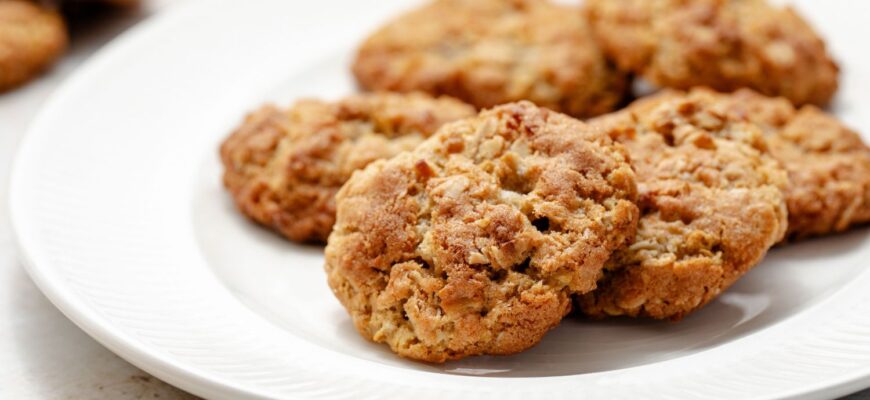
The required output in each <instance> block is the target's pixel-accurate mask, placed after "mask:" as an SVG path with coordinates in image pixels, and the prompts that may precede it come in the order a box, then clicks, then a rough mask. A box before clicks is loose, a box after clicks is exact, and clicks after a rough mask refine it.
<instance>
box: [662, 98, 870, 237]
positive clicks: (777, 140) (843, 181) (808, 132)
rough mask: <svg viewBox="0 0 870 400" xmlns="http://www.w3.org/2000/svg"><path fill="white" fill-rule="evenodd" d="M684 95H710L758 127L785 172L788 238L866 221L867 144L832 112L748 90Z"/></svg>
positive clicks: (869, 191)
mask: <svg viewBox="0 0 870 400" xmlns="http://www.w3.org/2000/svg"><path fill="white" fill-rule="evenodd" d="M680 95H681V94H679V93H671V94H666V95H664V96H680ZM682 95H683V96H685V94H682ZM688 96H695V97H701V96H705V97H711V98H713V99H715V100H714V101H718V102H721V103H722V104H723V106H724V107H725V110H727V112H728V113H729V114H730V115H731V116H732V117H734V118H739V117H744V118H747V119H748V120H749V121H751V122H753V123H755V124H758V125H759V126H760V127H761V128H762V130H763V131H764V133H765V135H764V137H765V140H766V142H767V147H768V149H769V151H770V154H771V155H772V156H773V157H774V158H775V159H776V160H778V161H779V162H780V163H781V164H782V165H783V167H785V169H786V171H788V175H789V180H790V184H789V187H788V190H786V192H785V195H786V201H787V203H788V213H789V219H788V232H789V234H788V236H789V237H790V238H792V239H800V238H804V237H808V236H817V235H825V234H829V233H834V232H842V231H844V230H846V229H848V228H849V227H851V226H854V225H857V224H862V223H866V222H868V221H870V149H868V147H867V145H866V144H864V142H863V141H862V140H861V136H860V135H859V134H858V133H857V132H855V131H853V130H851V129H849V128H848V127H846V126H845V125H844V124H843V123H841V122H840V121H838V120H837V119H836V118H835V117H834V116H832V115H830V114H827V113H825V112H824V111H822V110H820V109H818V108H817V107H814V106H811V105H809V106H804V107H802V108H795V107H794V106H792V105H791V104H790V103H789V102H788V101H787V100H785V99H782V98H771V97H766V96H763V95H761V94H758V93H756V92H753V91H751V90H740V91H738V92H736V93H735V94H733V95H725V94H718V93H713V92H711V91H709V90H703V89H696V90H693V91H692V92H690V93H689V94H688Z"/></svg>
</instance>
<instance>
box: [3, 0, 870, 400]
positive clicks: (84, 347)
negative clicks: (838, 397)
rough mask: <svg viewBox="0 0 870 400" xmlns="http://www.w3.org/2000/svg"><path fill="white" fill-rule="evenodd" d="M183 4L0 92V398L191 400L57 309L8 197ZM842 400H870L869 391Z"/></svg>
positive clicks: (112, 22)
mask: <svg viewBox="0 0 870 400" xmlns="http://www.w3.org/2000/svg"><path fill="white" fill-rule="evenodd" d="M181 1H183V0H151V1H146V2H145V4H144V5H143V7H141V9H140V10H138V11H134V12H122V13H116V14H112V15H108V16H106V17H105V18H101V19H100V20H97V21H92V22H94V23H93V24H92V25H90V26H81V27H77V29H76V30H75V31H74V32H73V42H72V46H71V48H70V51H69V53H68V54H67V56H66V57H65V58H64V59H63V60H62V61H61V62H60V63H59V64H58V65H57V66H56V67H55V68H54V69H53V70H52V71H51V72H50V73H48V74H46V75H45V76H43V77H42V78H41V79H39V80H37V81H35V82H32V83H31V84H29V85H27V86H24V87H22V88H20V89H18V90H15V91H12V92H9V93H5V94H0V321H2V323H0V326H2V327H3V328H2V329H0V399H21V400H27V399H93V398H111V399H155V398H160V399H189V398H194V397H193V396H191V395H190V394H187V393H185V392H183V391H181V390H179V389H176V388H174V387H172V386H170V385H168V384H166V383H163V382H161V381H160V380H158V379H157V378H154V377H152V376H150V375H148V374H147V373H145V372H143V371H141V370H140V369H138V368H136V367H134V366H133V365H130V364H129V363H127V362H126V361H124V360H122V359H121V358H119V357H117V356H116V355H114V354H112V353H111V352H109V351H108V350H106V349H105V348H104V347H102V346H101V345H100V344H98V343H97V342H95V341H94V340H93V339H91V338H90V337H89V336H88V335H86V334H85V333H84V332H82V331H81V330H79V329H78V327H76V326H75V324H73V323H72V322H70V321H69V320H68V319H67V318H66V317H64V316H63V314H61V313H60V312H59V311H58V310H57V309H56V308H54V306H53V305H52V304H51V303H50V302H49V301H48V300H47V299H46V298H45V297H44V296H43V295H42V293H41V292H40V291H39V289H37V288H36V286H35V285H34V284H33V282H32V281H31V280H30V278H29V277H28V276H27V273H26V272H25V271H24V269H23V268H22V266H21V264H20V262H19V261H18V259H17V254H16V252H15V248H14V245H13V244H12V233H11V232H10V229H9V222H8V221H9V217H8V207H7V195H6V190H7V187H8V179H9V168H10V164H11V162H12V157H13V155H14V153H15V148H16V146H17V143H18V141H19V139H20V138H21V137H22V135H24V133H25V131H26V129H27V126H28V125H29V124H30V122H31V120H32V119H33V118H34V116H35V115H36V113H37V112H38V111H39V108H40V106H41V105H42V103H43V102H44V101H45V100H46V99H47V98H48V97H49V96H50V95H51V93H52V91H53V90H54V89H55V88H57V86H58V85H59V84H61V83H62V82H63V81H64V79H66V78H67V77H68V76H69V75H70V74H71V73H73V72H74V70H75V69H76V67H78V66H79V65H80V64H81V63H82V62H83V61H85V60H86V59H87V58H88V57H89V56H91V55H92V54H93V53H94V52H95V51H97V50H98V49H99V48H100V47H101V46H102V45H104V44H105V43H107V42H108V41H110V40H111V39H112V38H114V37H115V36H117V35H118V34H119V33H121V32H123V31H124V30H125V29H127V28H128V27H130V26H131V25H133V24H135V23H136V22H139V21H141V20H142V19H144V18H147V17H148V16H150V15H152V14H154V13H156V12H158V11H161V10H165V9H166V8H169V7H171V6H172V5H173V4H177V3H179V2H181ZM847 399H848V400H870V390H866V391H863V392H861V393H857V394H854V395H852V396H849V397H847Z"/></svg>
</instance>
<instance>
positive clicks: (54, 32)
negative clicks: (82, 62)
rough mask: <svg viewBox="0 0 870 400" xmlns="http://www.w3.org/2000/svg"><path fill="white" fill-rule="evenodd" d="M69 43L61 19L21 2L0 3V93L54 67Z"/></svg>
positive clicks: (42, 9)
mask: <svg viewBox="0 0 870 400" xmlns="http://www.w3.org/2000/svg"><path fill="white" fill-rule="evenodd" d="M67 42H68V37H67V31H66V25H65V24H64V22H63V18H61V16H60V15H59V14H58V13H56V12H55V11H53V10H50V9H48V8H44V7H42V6H39V5H37V4H35V3H32V2H29V1H21V0H0V91H4V90H8V89H11V88H13V87H16V86H18V85H21V84H22V83H24V82H27V81H29V80H31V79H33V78H34V77H36V76H37V75H39V74H40V73H42V72H43V71H44V70H45V69H47V68H48V67H49V66H51V65H52V64H54V62H55V61H56V60H57V58H58V57H60V55H61V54H62V53H63V52H64V50H65V49H66V46H67Z"/></svg>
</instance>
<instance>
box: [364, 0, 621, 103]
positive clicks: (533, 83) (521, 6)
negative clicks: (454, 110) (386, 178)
mask: <svg viewBox="0 0 870 400" xmlns="http://www.w3.org/2000/svg"><path fill="white" fill-rule="evenodd" d="M353 73H354V75H355V76H356V79H357V81H358V82H359V84H360V86H362V87H363V88H364V89H368V90H390V91H400V92H408V91H414V90H421V91H425V92H429V93H433V94H438V95H440V94H445V95H450V96H454V97H457V98H459V99H461V100H464V101H466V102H468V103H471V104H473V105H474V106H476V107H478V108H487V107H492V106H495V105H498V104H502V103H507V102H511V101H518V100H530V101H532V102H534V103H535V104H537V105H539V106H542V107H547V108H549V109H552V110H556V111H559V112H563V113H566V114H570V115H572V116H575V117H581V118H582V117H591V116H595V115H599V114H603V113H606V112H610V111H613V110H614V109H615V108H617V107H618V106H619V105H621V103H622V101H623V98H624V95H625V94H626V91H627V87H628V82H627V78H626V76H625V74H623V73H621V72H619V71H617V70H616V69H615V68H614V67H613V66H612V65H611V64H609V63H608V61H607V60H606V59H605V57H604V54H603V53H602V52H601V50H600V49H599V48H598V45H597V44H596V43H595V40H594V39H593V37H592V34H591V31H590V30H589V29H588V27H587V25H586V22H585V20H584V19H583V16H582V15H581V13H580V10H579V9H578V8H574V7H569V6H562V5H556V4H552V3H550V2H548V1H543V0H511V1H503V0H473V1H472V0H437V1H434V2H431V3H429V4H427V5H425V6H423V7H421V8H417V9H415V10H413V11H411V12H409V13H407V14H404V15H402V16H400V17H398V18H396V19H394V20H392V21H391V22H388V23H387V24H386V25H384V26H383V27H381V28H380V29H379V30H378V31H376V32H375V33H374V34H372V35H371V36H369V37H368V38H367V39H366V40H365V41H364V42H363V44H362V46H361V47H360V48H359V50H358V53H357V57H356V60H355V62H354V64H353Z"/></svg>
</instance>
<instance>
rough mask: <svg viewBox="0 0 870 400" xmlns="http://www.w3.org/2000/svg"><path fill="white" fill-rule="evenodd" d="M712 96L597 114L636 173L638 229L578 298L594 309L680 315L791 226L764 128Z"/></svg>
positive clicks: (782, 179)
mask: <svg viewBox="0 0 870 400" xmlns="http://www.w3.org/2000/svg"><path fill="white" fill-rule="evenodd" d="M722 108H723V107H722V104H720V103H718V102H716V101H714V99H710V98H706V97H703V96H689V97H678V96H677V97H671V98H660V99H656V101H641V102H640V103H638V104H635V105H633V106H631V107H629V108H628V109H627V110H625V111H621V112H618V113H615V114H611V115H608V116H605V117H601V118H599V119H596V120H593V121H591V122H590V124H591V125H593V126H594V127H597V128H599V129H601V130H602V131H604V132H607V133H608V134H609V135H610V136H611V137H612V138H613V139H614V140H616V141H618V142H620V143H622V144H623V145H624V146H625V147H626V148H627V149H628V152H629V154H630V156H631V162H632V166H633V167H634V168H635V171H636V172H637V179H638V192H639V194H638V206H639V207H640V212H641V217H640V221H639V222H638V230H637V237H636V239H635V241H634V243H632V244H631V245H630V246H628V247H626V248H624V249H621V250H619V251H617V252H616V253H614V255H613V257H611V259H610V261H609V262H608V267H607V272H606V273H605V278H604V279H603V280H602V281H601V282H599V288H598V289H597V290H595V291H594V292H592V293H588V294H585V295H582V296H579V297H578V301H577V303H578V305H579V308H580V309H581V311H582V312H583V313H585V314H587V315H589V316H593V317H605V316H618V315H626V316H632V317H636V316H642V317H652V318H658V319H680V318H682V317H683V316H685V315H686V314H688V313H690V312H692V311H694V310H696V309H698V308H700V307H702V306H703V305H705V304H707V303H708V302H709V301H710V300H712V299H713V298H715V297H716V296H718V295H719V294H720V293H721V292H722V291H723V290H725V289H726V288H728V287H729V286H731V284H733V283H734V282H735V281H736V280H737V279H738V278H740V277H741V276H742V275H743V274H745V273H746V272H747V271H748V270H749V269H751V268H752V267H753V266H754V265H756V264H757V263H758V262H759V261H760V260H761V259H762V258H763V257H764V255H765V254H766V252H767V250H768V249H769V248H770V247H771V246H773V245H774V244H775V243H776V242H778V241H779V240H780V239H782V237H783V235H784V233H785V231H786V226H787V211H786V203H785V199H784V196H783V190H784V189H785V187H786V185H787V183H788V180H787V177H786V173H785V171H784V170H783V169H782V168H781V166H780V165H779V164H778V163H777V162H776V161H774V160H773V159H772V158H771V157H770V156H769V155H768V154H767V149H766V144H765V141H764V140H763V137H762V132H761V129H760V128H759V127H758V126H756V125H755V124H752V123H750V122H748V121H746V120H745V119H743V118H731V117H730V116H729V114H728V113H727V112H724V111H723V110H722Z"/></svg>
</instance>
